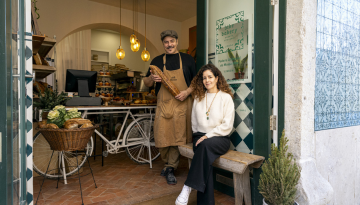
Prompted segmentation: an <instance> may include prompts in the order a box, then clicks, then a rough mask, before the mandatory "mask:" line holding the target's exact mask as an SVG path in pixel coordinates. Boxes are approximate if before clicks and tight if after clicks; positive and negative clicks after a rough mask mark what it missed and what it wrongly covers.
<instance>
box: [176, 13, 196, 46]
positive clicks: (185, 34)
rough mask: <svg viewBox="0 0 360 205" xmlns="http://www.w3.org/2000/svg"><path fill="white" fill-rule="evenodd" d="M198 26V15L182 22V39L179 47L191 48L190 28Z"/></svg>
mask: <svg viewBox="0 0 360 205" xmlns="http://www.w3.org/2000/svg"><path fill="white" fill-rule="evenodd" d="M194 26H196V16H194V17H192V18H189V19H187V20H185V21H183V22H181V34H179V35H180V36H181V39H179V48H180V49H188V48H189V28H191V27H194Z"/></svg>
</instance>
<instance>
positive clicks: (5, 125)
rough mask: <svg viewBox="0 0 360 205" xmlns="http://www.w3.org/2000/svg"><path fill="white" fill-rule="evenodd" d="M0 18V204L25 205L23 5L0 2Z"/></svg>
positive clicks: (17, 2)
mask: <svg viewBox="0 0 360 205" xmlns="http://www.w3.org/2000/svg"><path fill="white" fill-rule="evenodd" d="M0 14H1V17H0V19H1V23H0V30H1V31H2V32H1V33H0V67H1V69H0V82H1V85H0V96H1V97H0V125H1V127H0V150H1V151H0V204H25V200H26V154H25V147H26V128H25V92H26V91H25V48H24V45H25V44H24V34H25V32H24V24H25V23H24V20H25V17H24V1H19V0H4V1H1V3H0Z"/></svg>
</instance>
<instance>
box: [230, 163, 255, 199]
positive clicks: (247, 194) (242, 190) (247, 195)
mask: <svg viewBox="0 0 360 205" xmlns="http://www.w3.org/2000/svg"><path fill="white" fill-rule="evenodd" d="M233 178H234V192H235V204H239V205H240V204H243V203H244V202H245V205H251V189H250V176H249V168H246V170H245V172H244V173H243V174H236V173H233Z"/></svg>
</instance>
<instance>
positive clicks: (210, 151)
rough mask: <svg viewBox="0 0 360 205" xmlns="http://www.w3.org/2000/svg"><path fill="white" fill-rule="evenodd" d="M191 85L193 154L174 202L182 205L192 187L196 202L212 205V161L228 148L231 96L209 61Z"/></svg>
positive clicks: (220, 75)
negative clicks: (192, 100)
mask: <svg viewBox="0 0 360 205" xmlns="http://www.w3.org/2000/svg"><path fill="white" fill-rule="evenodd" d="M191 86H192V87H193V89H194V91H193V93H192V95H193V97H194V104H193V109H192V114H191V121H192V122H191V124H192V131H193V150H194V157H193V160H192V162H191V166H190V170H189V173H188V177H187V179H186V181H185V185H184V187H183V189H182V191H181V193H180V195H179V196H178V198H177V199H176V201H175V204H176V205H186V204H187V203H188V199H189V195H190V192H191V188H193V189H196V190H197V191H198V192H197V204H198V205H199V204H204V205H212V204H215V201H214V181H213V176H212V175H213V167H212V163H213V162H214V161H215V159H217V158H218V157H220V156H221V155H223V154H225V153H226V152H227V151H228V150H229V147H230V137H229V134H230V132H231V131H232V129H233V124H234V114H235V109H234V102H233V99H232V98H233V95H232V93H231V90H230V87H229V85H228V84H227V82H226V80H225V78H224V76H223V75H222V74H221V72H220V70H219V69H218V68H216V67H215V66H214V65H212V64H207V65H205V66H203V67H202V68H201V69H200V71H199V72H198V74H197V75H196V76H195V78H194V79H193V81H192V82H191Z"/></svg>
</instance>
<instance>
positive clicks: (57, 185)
mask: <svg viewBox="0 0 360 205" xmlns="http://www.w3.org/2000/svg"><path fill="white" fill-rule="evenodd" d="M53 155H54V150H53V152H52V153H51V157H50V161H49V164H48V166H47V168H46V172H45V176H44V179H43V182H42V184H41V186H40V191H39V195H38V196H37V198H36V202H35V205H37V202H38V200H39V196H40V194H41V190H42V187H43V185H44V182H45V178H46V173H48V171H49V166H50V162H51V159H52V157H53ZM75 157H76V166H77V167H78V170H77V171H78V178H79V185H80V193H81V204H82V205H84V200H83V195H82V188H81V180H80V168H81V167H79V160H78V151H77V150H76V151H75ZM86 160H87V161H88V164H89V168H90V172H91V175H92V177H93V180H94V184H95V188H97V185H96V182H95V177H94V174H93V171H92V168H91V166H90V161H89V156H88V157H87V158H86ZM57 169H59V170H60V169H61V167H59V168H57ZM59 180H60V175H58V179H57V184H56V188H58V187H59Z"/></svg>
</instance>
